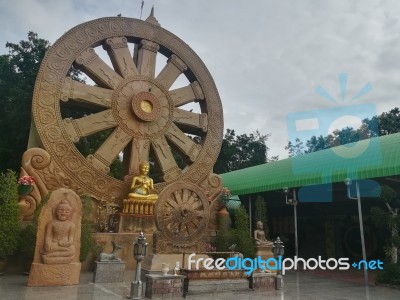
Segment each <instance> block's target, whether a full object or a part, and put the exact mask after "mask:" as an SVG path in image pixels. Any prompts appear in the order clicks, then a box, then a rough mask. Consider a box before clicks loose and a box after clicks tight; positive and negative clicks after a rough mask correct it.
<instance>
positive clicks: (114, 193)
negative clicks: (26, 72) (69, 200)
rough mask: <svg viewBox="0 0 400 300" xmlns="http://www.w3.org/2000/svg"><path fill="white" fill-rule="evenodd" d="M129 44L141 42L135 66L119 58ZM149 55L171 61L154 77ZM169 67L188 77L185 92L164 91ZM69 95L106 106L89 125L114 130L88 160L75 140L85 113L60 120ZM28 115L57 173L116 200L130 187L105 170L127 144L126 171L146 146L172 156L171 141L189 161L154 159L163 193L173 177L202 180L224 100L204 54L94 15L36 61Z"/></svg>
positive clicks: (217, 140) (155, 31)
mask: <svg viewBox="0 0 400 300" xmlns="http://www.w3.org/2000/svg"><path fill="white" fill-rule="evenodd" d="M127 44H135V45H139V47H140V50H139V56H140V55H141V54H142V57H141V58H140V57H139V60H140V59H142V63H141V64H140V63H138V64H137V65H135V64H134V66H133V67H132V63H131V62H129V63H127V64H126V63H125V62H124V63H122V61H127V59H126V58H127V57H128V54H129V53H130V52H129V51H127V50H129V49H128V47H127V46H126V45H127ZM101 45H102V46H103V48H104V49H105V50H106V51H107V54H108V56H109V58H110V60H111V61H112V64H113V67H110V69H107V68H106V66H105V65H104V64H103V61H102V59H101V57H99V56H97V54H96V51H95V50H96V47H99V46H101ZM121 49H122V50H121ZM152 53H155V56H157V55H160V54H162V55H164V56H166V59H167V58H168V61H167V63H166V64H165V66H164V68H163V69H162V71H161V72H160V73H159V74H158V75H157V74H155V75H156V76H154V74H152V70H151V69H152V65H151V62H152V59H154V54H152ZM130 57H131V58H132V55H131V56H130ZM128 61H129V60H128ZM146 63H150V65H151V66H150V68H149V69H150V70H146V68H145V67H142V66H145V65H146ZM72 65H74V66H75V67H76V68H79V69H81V70H84V74H85V75H86V76H88V77H89V78H91V79H92V80H93V81H95V83H96V84H97V86H93V85H84V86H83V85H82V84H81V83H78V82H75V81H74V80H71V78H70V77H68V76H67V74H68V72H69V70H70V68H71V66H72ZM126 67H127V68H126ZM129 68H130V69H129ZM135 68H136V70H135ZM154 69H155V63H154ZM164 69H167V70H166V73H168V74H169V75H168V76H169V77H168V76H167V79H166V78H163V77H159V76H160V74H161V73H162V72H163V71H164ZM110 70H111V71H110ZM171 70H172V71H171ZM174 72H175V75H174V76H180V75H181V74H184V76H185V77H186V78H187V79H188V81H189V85H188V86H185V87H183V88H182V89H183V90H182V89H180V90H178V89H171V90H170V89H169V88H170V87H171V85H172V84H173V83H174V82H170V81H171V80H170V78H171V76H170V74H171V73H174ZM176 74H178V75H176ZM164 77H165V76H164ZM172 77H173V76H172ZM175 80H176V78H175ZM86 88H88V90H87V89H86ZM87 91H88V93H87ZM84 92H85V93H84ZM83 94H84V95H83ZM189 94H190V95H189ZM188 95H189V96H188ZM185 97H186V98H185ZM81 98H84V99H83V100H82V99H81ZM71 99H72V100H73V101H78V102H82V103H85V104H87V105H92V106H96V107H101V108H102V109H104V110H103V111H100V112H99V113H96V115H97V114H98V116H96V117H97V118H100V119H101V121H102V122H100V123H102V125H99V127H96V126H97V125H96V126H95V125H93V124H91V125H93V126H92V127H94V129H92V130H97V131H100V130H105V129H110V128H111V129H112V133H111V135H110V136H109V137H108V138H107V140H106V141H105V142H104V143H103V144H102V145H101V147H100V148H99V149H98V150H97V151H96V152H95V153H92V154H91V155H89V156H88V157H87V158H85V157H83V156H82V154H81V153H80V152H79V151H78V150H77V148H76V147H75V144H74V143H76V142H77V141H78V140H79V139H80V138H82V137H86V136H90V135H91V134H92V133H90V132H89V133H88V132H82V128H81V127H82V126H81V124H83V123H85V122H90V120H89V121H88V119H89V117H90V116H88V118H86V119H84V117H82V118H77V119H68V118H66V119H64V120H63V119H62V114H61V108H60V103H61V102H62V101H70V100H71ZM187 103H198V105H199V106H200V110H201V112H200V113H192V112H190V111H186V110H185V109H180V108H179V107H181V106H183V105H185V104H187ZM32 113H33V119H34V123H35V126H36V128H37V131H38V134H39V136H40V139H41V142H42V143H43V145H44V148H45V149H46V150H47V151H48V152H49V153H50V155H51V156H52V158H53V159H54V160H55V161H56V163H57V165H58V166H59V167H60V169H61V170H60V171H62V172H64V173H65V175H66V177H67V178H71V179H72V180H74V181H75V182H76V183H77V184H78V185H79V186H81V187H83V188H84V189H85V190H87V191H88V192H90V193H92V194H93V195H94V196H97V197H99V198H103V197H104V198H106V199H109V198H111V197H115V198H119V199H121V198H124V197H125V195H126V192H127V187H128V184H127V183H126V182H124V181H121V180H117V179H115V178H113V177H110V176H109V175H107V174H106V173H107V172H108V170H109V165H110V164H111V162H112V160H113V159H111V157H115V156H116V155H118V153H120V151H122V150H123V149H125V147H126V146H127V145H130V144H132V147H131V149H132V150H131V153H132V154H131V156H130V161H129V166H130V168H129V173H128V174H134V173H135V172H137V166H138V163H139V161H141V160H145V159H147V158H148V157H149V151H150V149H152V151H154V152H155V153H156V155H157V157H158V156H165V157H170V155H171V153H169V149H170V145H171V144H172V145H173V146H176V147H177V149H179V151H181V153H183V154H184V155H185V157H187V159H188V164H187V166H186V168H185V169H183V170H181V169H179V167H177V164H176V161H175V159H174V160H173V161H172V162H171V163H166V162H165V161H166V160H165V161H162V162H159V165H160V168H161V170H160V172H161V174H162V175H163V180H164V182H161V183H158V184H156V189H158V190H159V191H160V190H162V189H163V188H164V187H165V186H167V185H168V184H170V183H172V182H175V181H177V180H185V181H188V182H192V183H199V182H201V181H203V180H204V179H205V178H206V177H207V176H208V174H209V173H210V172H211V171H212V167H213V165H214V163H215V161H216V159H217V157H218V154H219V150H220V148H221V143H222V137H223V116H222V105H221V100H220V98H219V95H218V92H217V89H216V86H215V83H214V81H213V79H212V77H211V75H210V73H209V72H208V70H207V68H206V67H205V65H204V64H203V62H202V61H201V59H200V58H199V57H198V56H197V55H196V54H195V53H194V52H193V50H192V49H190V48H189V46H187V45H186V44H185V43H184V42H183V41H182V40H180V39H179V38H178V37H176V36H175V35H173V34H172V33H170V32H169V31H167V30H165V29H163V28H161V27H159V26H156V25H154V24H151V23H149V22H145V21H141V20H137V19H131V18H123V17H115V18H114V17H110V18H101V19H97V20H94V21H90V22H87V23H83V24H80V25H78V26H76V27H74V28H72V29H71V30H69V31H68V32H66V33H65V34H64V35H63V36H62V37H61V38H59V39H58V40H57V41H56V43H55V44H54V45H53V46H52V47H51V48H50V50H49V51H48V53H47V54H46V56H45V58H44V60H43V62H42V64H41V67H40V70H39V73H38V76H37V80H36V85H35V91H34V96H33V102H32ZM185 118H186V119H188V120H189V121H185ZM96 121H98V120H96ZM185 122H186V123H185ZM85 124H86V123H85ZM99 128H100V130H99ZM183 128H184V129H183ZM192 130H193V132H196V134H197V135H200V136H201V139H202V141H201V144H196V143H194V142H193V143H192V142H190V141H188V140H187V139H185V138H184V136H186V137H187V134H192ZM182 133H183V135H182ZM110 152H111V153H110ZM163 159H164V158H163Z"/></svg>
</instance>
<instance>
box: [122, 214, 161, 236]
mask: <svg viewBox="0 0 400 300" xmlns="http://www.w3.org/2000/svg"><path fill="white" fill-rule="evenodd" d="M118 224H119V225H118V232H119V233H123V232H140V231H143V232H144V233H145V234H148V233H153V232H154V231H155V230H156V224H155V222H154V216H153V215H139V214H126V213H121V214H119V222H118Z"/></svg>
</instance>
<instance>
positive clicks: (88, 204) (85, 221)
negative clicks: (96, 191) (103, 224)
mask: <svg viewBox="0 0 400 300" xmlns="http://www.w3.org/2000/svg"><path fill="white" fill-rule="evenodd" d="M80 198H81V201H82V223H81V253H80V257H79V259H80V261H85V260H86V257H87V256H88V254H89V252H90V250H91V249H92V244H93V243H92V235H91V229H92V226H91V225H90V224H89V216H90V213H91V211H92V198H91V197H90V196H89V195H86V194H85V195H82V196H81V197H80Z"/></svg>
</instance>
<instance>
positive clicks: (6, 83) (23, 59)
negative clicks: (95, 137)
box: [0, 32, 50, 171]
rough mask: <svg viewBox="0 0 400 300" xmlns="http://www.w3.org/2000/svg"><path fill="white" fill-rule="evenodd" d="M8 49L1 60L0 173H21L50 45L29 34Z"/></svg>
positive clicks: (7, 45) (31, 33)
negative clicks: (38, 78) (33, 104)
mask: <svg viewBox="0 0 400 300" xmlns="http://www.w3.org/2000/svg"><path fill="white" fill-rule="evenodd" d="M6 47H8V49H9V54H7V55H1V56H0V115H1V118H0V141H1V142H0V169H2V170H4V169H12V170H15V171H18V170H19V168H20V165H21V157H22V154H23V152H24V151H25V150H26V148H27V142H28V137H29V129H30V124H31V100H32V94H33V88H34V85H35V79H36V75H37V73H38V70H39V66H40V63H41V61H42V59H43V57H44V55H45V53H46V51H47V49H48V48H49V47H50V44H49V42H48V41H45V40H43V39H40V38H38V35H37V34H36V33H33V32H29V33H28V40H27V41H20V42H19V44H13V43H8V42H7V43H6Z"/></svg>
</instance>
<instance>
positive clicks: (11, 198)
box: [0, 170, 19, 260]
mask: <svg viewBox="0 0 400 300" xmlns="http://www.w3.org/2000/svg"><path fill="white" fill-rule="evenodd" d="M18 217H19V208H18V184H17V175H16V174H15V172H14V171H11V170H7V172H5V173H1V174H0V259H2V260H5V259H7V257H8V256H10V255H11V254H13V253H14V251H15V250H16V248H17V246H18V235H19V220H18Z"/></svg>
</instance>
